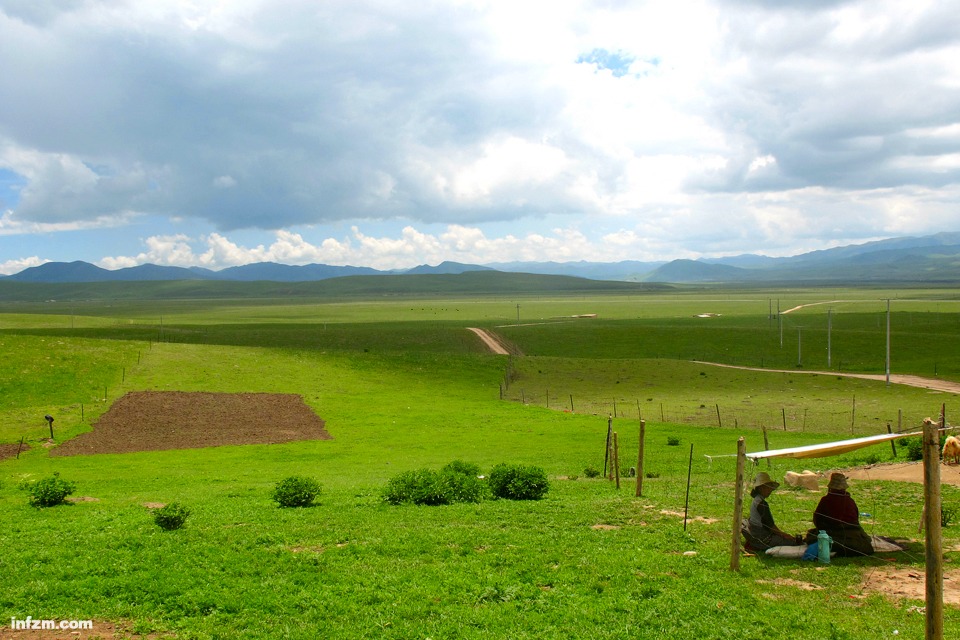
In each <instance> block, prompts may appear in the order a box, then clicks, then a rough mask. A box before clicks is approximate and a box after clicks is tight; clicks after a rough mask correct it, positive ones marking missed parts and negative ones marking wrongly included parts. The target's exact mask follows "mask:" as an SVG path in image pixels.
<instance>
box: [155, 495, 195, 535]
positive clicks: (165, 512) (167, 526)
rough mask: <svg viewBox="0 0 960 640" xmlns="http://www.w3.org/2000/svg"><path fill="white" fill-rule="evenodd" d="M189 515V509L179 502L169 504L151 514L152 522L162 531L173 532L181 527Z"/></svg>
mask: <svg viewBox="0 0 960 640" xmlns="http://www.w3.org/2000/svg"><path fill="white" fill-rule="evenodd" d="M189 515H190V509H188V508H186V507H185V506H183V505H182V504H180V503H179V502H171V503H170V504H168V505H166V506H164V507H160V508H159V509H157V510H155V511H154V512H153V521H154V522H156V523H157V526H159V527H160V528H161V529H163V530H164V531H173V530H175V529H179V528H180V527H182V526H183V523H184V522H186V521H187V516H189Z"/></svg>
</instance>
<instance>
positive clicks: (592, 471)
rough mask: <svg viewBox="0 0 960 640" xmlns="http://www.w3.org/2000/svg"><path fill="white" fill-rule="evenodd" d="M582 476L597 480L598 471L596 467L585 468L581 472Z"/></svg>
mask: <svg viewBox="0 0 960 640" xmlns="http://www.w3.org/2000/svg"><path fill="white" fill-rule="evenodd" d="M583 475H584V476H585V477H587V478H599V477H600V470H599V469H597V468H596V467H587V468H586V469H584V470H583Z"/></svg>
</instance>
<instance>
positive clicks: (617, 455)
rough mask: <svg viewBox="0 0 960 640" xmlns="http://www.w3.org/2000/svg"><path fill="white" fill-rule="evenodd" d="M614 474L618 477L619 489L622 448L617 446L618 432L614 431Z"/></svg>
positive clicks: (618, 484)
mask: <svg viewBox="0 0 960 640" xmlns="http://www.w3.org/2000/svg"><path fill="white" fill-rule="evenodd" d="M613 476H614V477H615V478H616V479H617V489H619V488H620V449H619V448H618V446H617V432H616V431H614V432H613Z"/></svg>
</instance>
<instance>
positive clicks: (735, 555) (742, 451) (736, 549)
mask: <svg viewBox="0 0 960 640" xmlns="http://www.w3.org/2000/svg"><path fill="white" fill-rule="evenodd" d="M746 459H747V445H746V443H745V442H744V440H743V436H740V439H739V440H737V484H736V487H735V488H734V498H733V536H732V537H731V540H730V570H731V571H740V519H741V518H743V468H744V466H745V463H746Z"/></svg>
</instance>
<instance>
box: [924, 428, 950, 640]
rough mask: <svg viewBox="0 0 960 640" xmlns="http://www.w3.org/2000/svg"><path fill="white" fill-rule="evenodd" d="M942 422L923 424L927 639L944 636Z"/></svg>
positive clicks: (934, 639)
mask: <svg viewBox="0 0 960 640" xmlns="http://www.w3.org/2000/svg"><path fill="white" fill-rule="evenodd" d="M942 415H943V414H941V418H940V424H939V425H937V424H935V423H932V422H924V424H923V505H924V520H925V522H924V525H925V529H926V544H925V547H926V564H927V576H926V605H927V606H926V636H925V638H926V640H942V639H943V532H942V531H941V530H940V527H941V525H942V521H941V517H942V516H941V512H940V509H941V504H940V431H939V427H943V426H944V424H945V421H944V419H943V417H942Z"/></svg>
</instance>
